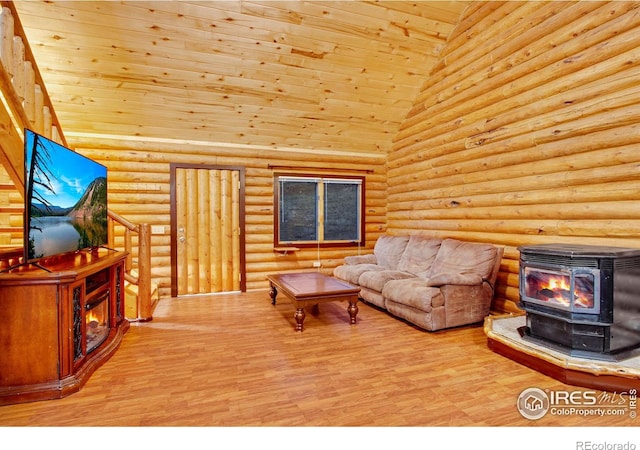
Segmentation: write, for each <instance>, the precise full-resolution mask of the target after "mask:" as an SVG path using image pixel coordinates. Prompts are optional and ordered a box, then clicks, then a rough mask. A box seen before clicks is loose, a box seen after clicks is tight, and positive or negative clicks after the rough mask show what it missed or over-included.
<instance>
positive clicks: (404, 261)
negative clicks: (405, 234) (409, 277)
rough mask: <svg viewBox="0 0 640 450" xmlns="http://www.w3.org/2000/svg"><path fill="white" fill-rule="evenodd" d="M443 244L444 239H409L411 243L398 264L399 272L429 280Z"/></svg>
mask: <svg viewBox="0 0 640 450" xmlns="http://www.w3.org/2000/svg"><path fill="white" fill-rule="evenodd" d="M441 243H442V239H438V238H429V237H425V236H419V235H413V236H411V237H409V242H408V243H407V246H406V248H405V249H404V252H403V253H402V257H401V258H400V261H399V262H398V270H401V271H403V272H409V273H412V274H414V275H416V276H418V277H421V278H425V279H426V278H428V277H429V273H430V272H431V266H432V265H433V262H434V261H435V259H436V255H437V254H438V250H439V249H440V244H441Z"/></svg>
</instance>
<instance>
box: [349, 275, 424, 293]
mask: <svg viewBox="0 0 640 450" xmlns="http://www.w3.org/2000/svg"><path fill="white" fill-rule="evenodd" d="M414 277H415V275H414V274H412V273H409V272H401V271H398V270H370V271H368V272H364V273H363V274H362V275H360V278H358V284H359V285H360V286H363V287H366V288H369V289H372V290H374V291H378V292H382V288H384V285H385V284H387V282H388V281H391V280H403V279H406V278H414Z"/></svg>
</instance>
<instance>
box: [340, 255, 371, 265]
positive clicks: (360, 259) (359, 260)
mask: <svg viewBox="0 0 640 450" xmlns="http://www.w3.org/2000/svg"><path fill="white" fill-rule="evenodd" d="M377 262H378V261H377V258H376V255H374V254H373V253H371V254H368V255H356V256H346V257H345V258H344V263H345V264H347V265H349V266H352V265H354V264H377Z"/></svg>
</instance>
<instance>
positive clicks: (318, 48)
mask: <svg viewBox="0 0 640 450" xmlns="http://www.w3.org/2000/svg"><path fill="white" fill-rule="evenodd" d="M469 3H470V2H468V1H431V2H427V1H425V2H423V1H413V2H403V1H380V2H375V1H372V2H363V1H268V0H267V1H215V0H212V1H200V2H190V1H124V2H115V1H91V2H88V1H19V2H15V7H16V10H17V11H18V14H19V20H20V21H21V22H22V25H23V28H24V30H25V33H26V35H27V39H28V42H29V44H30V46H31V48H32V51H33V54H34V55H35V58H36V62H37V64H38V67H39V69H40V72H41V74H42V78H43V79H44V82H45V85H46V87H47V91H48V92H49V95H50V96H51V98H52V101H53V104H54V107H55V110H56V114H57V116H58V118H59V120H60V122H61V125H62V127H63V130H64V133H65V136H66V137H67V140H68V141H69V142H70V144H73V136H74V135H76V136H82V139H84V140H86V139H87V136H94V137H95V138H96V139H100V138H101V136H110V137H113V136H118V135H120V136H122V137H123V138H126V137H132V136H143V137H148V138H152V139H159V140H166V141H171V140H172V139H176V140H190V141H202V142H207V143H225V144H235V145H238V146H239V147H240V148H241V147H242V146H243V145H246V146H265V147H269V148H273V147H279V146H280V147H287V148H300V149H305V150H309V149H314V150H331V151H345V152H349V153H354V152H355V153H369V154H371V153H373V154H384V153H385V152H387V151H388V150H389V149H390V148H391V143H392V139H393V137H394V135H395V134H396V133H397V132H398V130H399V127H400V124H401V122H402V119H403V118H404V117H405V116H406V114H407V113H408V112H409V111H410V109H411V107H412V105H413V102H414V98H415V97H416V96H417V95H418V92H419V90H420V87H421V86H422V85H423V84H424V83H425V82H426V80H427V79H428V77H429V74H430V72H431V70H432V68H433V66H434V65H435V64H436V63H437V61H438V56H439V54H440V53H441V52H442V50H443V48H444V46H445V44H446V41H447V38H448V36H449V35H450V34H451V33H452V32H453V31H454V29H455V27H456V25H457V24H458V22H459V20H460V17H461V15H462V13H463V11H464V9H465V8H466V7H467V6H468V4H469Z"/></svg>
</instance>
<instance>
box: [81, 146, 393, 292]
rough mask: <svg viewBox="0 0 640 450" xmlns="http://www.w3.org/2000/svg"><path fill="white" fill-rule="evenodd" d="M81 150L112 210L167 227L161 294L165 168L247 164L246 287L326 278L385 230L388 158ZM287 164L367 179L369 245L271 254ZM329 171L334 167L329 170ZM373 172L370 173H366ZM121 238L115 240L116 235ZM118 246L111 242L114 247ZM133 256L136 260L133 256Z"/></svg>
mask: <svg viewBox="0 0 640 450" xmlns="http://www.w3.org/2000/svg"><path fill="white" fill-rule="evenodd" d="M74 145H75V147H76V148H77V151H78V152H79V153H82V154H84V155H85V156H88V157H90V158H92V159H95V160H96V161H98V162H101V163H102V164H104V165H106V166H107V167H108V190H109V193H108V202H109V209H110V210H112V211H114V212H116V213H117V214H119V215H121V216H123V217H126V218H127V220H130V221H132V222H134V223H149V224H151V225H152V226H162V227H164V230H165V231H164V233H161V234H153V235H152V236H151V244H152V255H151V258H152V264H151V265H152V276H153V282H154V283H157V285H158V287H159V293H160V296H164V297H166V296H169V295H170V287H171V285H170V282H171V260H170V257H171V252H170V250H171V235H170V233H171V230H170V197H169V193H170V163H172V162H173V163H181V164H208V165H227V166H243V167H245V178H246V182H245V191H246V195H245V202H246V204H245V209H246V216H245V219H246V223H245V233H246V234H245V240H246V271H247V279H246V281H247V283H246V287H247V290H249V291H250V290H256V289H266V288H267V287H268V282H267V279H266V275H267V274H269V273H274V272H286V271H296V270H317V269H314V268H313V262H314V261H316V260H318V259H319V260H320V261H321V263H322V267H321V268H320V270H321V271H322V272H325V273H331V272H332V271H333V268H334V267H335V266H336V265H338V264H341V263H342V261H343V259H344V257H345V256H346V255H356V254H358V253H359V252H365V251H369V252H370V251H371V249H372V248H373V244H374V243H375V240H376V239H377V237H378V236H379V235H380V234H381V233H383V232H384V231H385V215H386V187H387V185H386V167H385V162H386V161H385V158H384V157H382V156H379V155H375V154H372V155H371V156H370V157H367V156H366V154H362V153H359V154H358V156H357V158H356V157H355V156H354V155H349V154H346V155H345V154H339V153H338V152H325V153H319V152H317V151H313V152H312V151H308V152H304V151H299V150H295V151H294V150H289V149H269V148H258V147H232V146H227V145H216V144H209V145H207V144H197V143H178V142H171V143H153V142H142V141H133V140H132V141H126V142H125V141H117V140H113V141H108V140H103V141H101V142H100V144H99V145H96V141H95V139H90V140H89V141H87V142H84V141H83V140H82V139H76V140H74ZM270 165H272V166H291V167H292V168H293V169H291V170H293V171H294V172H295V171H298V172H301V173H320V174H326V173H332V172H331V170H338V172H337V173H338V174H339V175H344V174H348V173H353V174H358V175H362V174H364V175H365V176H366V211H367V223H366V240H367V246H368V250H367V248H357V247H353V248H344V247H336V248H327V249H324V248H323V249H320V256H319V257H318V250H317V249H316V248H313V249H300V250H299V251H296V252H288V253H287V254H283V253H279V252H276V251H274V245H273V226H274V225H273V174H274V172H275V171H282V170H283V169H277V170H276V169H272V168H270V167H269V166H270ZM327 168H331V169H327ZM368 170H372V171H373V172H372V173H368V172H366V171H368ZM117 239H119V238H117ZM117 242H118V241H117V240H116V243H117ZM134 257H135V255H134Z"/></svg>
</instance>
